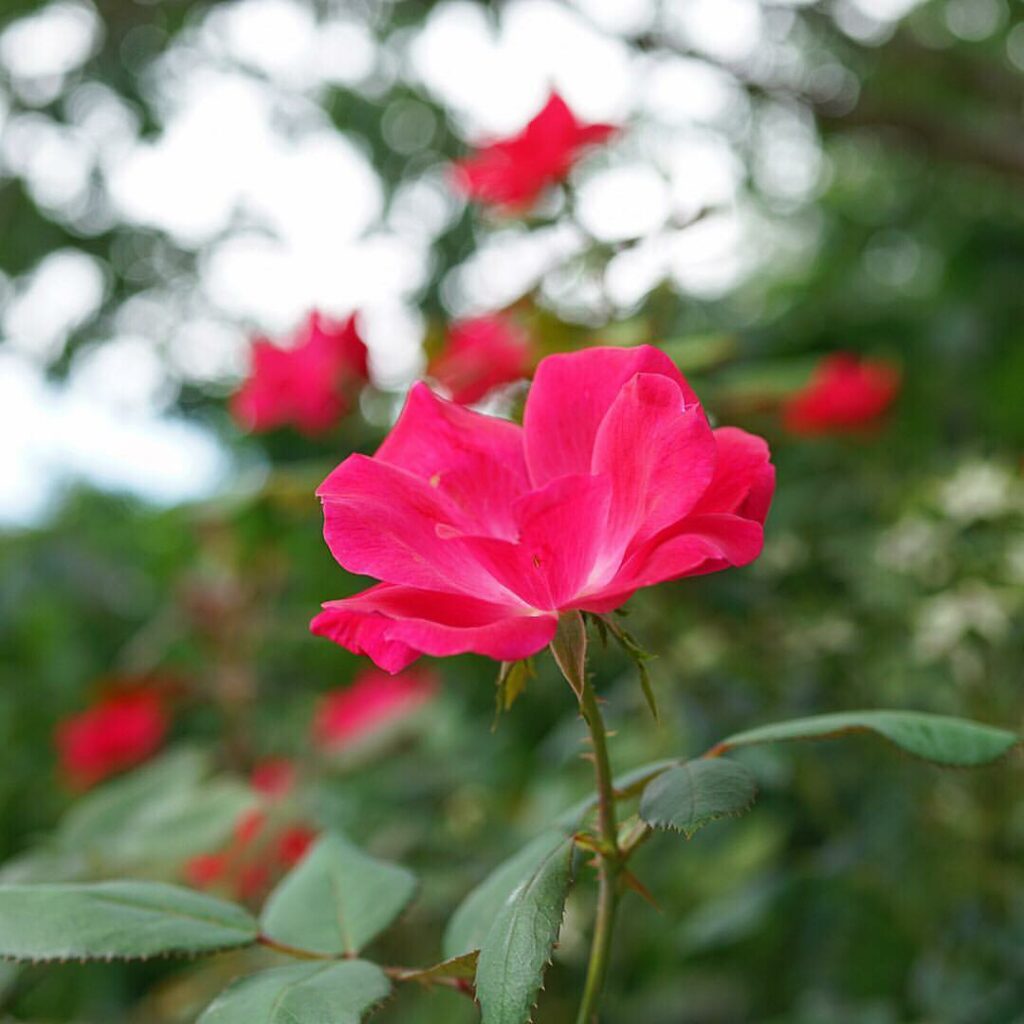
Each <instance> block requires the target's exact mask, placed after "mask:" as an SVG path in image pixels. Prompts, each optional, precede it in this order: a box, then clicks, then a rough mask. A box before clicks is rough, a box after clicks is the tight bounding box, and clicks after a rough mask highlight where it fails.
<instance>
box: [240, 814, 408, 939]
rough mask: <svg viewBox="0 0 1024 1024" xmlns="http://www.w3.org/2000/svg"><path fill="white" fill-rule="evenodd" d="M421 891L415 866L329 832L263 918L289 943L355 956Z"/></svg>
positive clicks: (283, 885) (287, 879)
mask: <svg viewBox="0 0 1024 1024" xmlns="http://www.w3.org/2000/svg"><path fill="white" fill-rule="evenodd" d="M415 891H416V878H415V876H414V875H413V874H412V873H411V872H409V871H407V870H406V869H405V868H403V867H399V866H398V865H397V864H389V863H387V862H385V861H381V860H377V859H376V858H375V857H371V856H370V855H369V854H366V853H364V852H363V851H362V850H360V849H358V848H357V847H355V846H353V845H352V844H351V843H350V842H349V841H348V840H347V839H345V838H344V836H341V835H339V834H338V833H328V834H326V835H323V836H321V837H320V839H318V840H317V842H316V843H315V844H314V846H313V847H312V849H311V850H310V851H309V853H307V854H306V856H305V857H303V859H302V861H301V862H300V863H299V865H298V867H296V868H295V869H294V870H292V871H291V872H290V873H289V874H288V875H287V876H286V877H285V878H284V879H283V880H282V881H281V883H280V884H279V885H278V887H277V888H276V889H275V890H274V891H273V892H272V893H271V894H270V898H269V899H268V900H267V903H266V906H265V907H264V908H263V914H262V917H261V919H260V923H261V925H262V927H263V931H264V932H265V933H266V934H267V935H268V936H270V938H272V939H275V940H276V941H278V942H282V943H284V944H285V945H290V946H298V947H300V948H302V949H308V950H311V951H312V952H315V953H322V954H325V955H328V956H332V955H342V954H344V955H346V956H352V955H354V954H356V953H358V952H359V950H361V949H362V948H363V947H364V946H365V945H366V944H367V943H368V942H370V941H371V940H372V939H373V938H375V937H376V936H377V935H379V934H380V933H381V932H382V931H383V930H384V929H385V928H387V926H388V925H389V924H391V922H392V921H394V920H395V918H396V917H397V916H398V915H399V914H400V913H401V912H402V910H403V909H404V908H405V906H406V904H407V903H408V902H409V900H411V899H412V896H413V893H414V892H415Z"/></svg>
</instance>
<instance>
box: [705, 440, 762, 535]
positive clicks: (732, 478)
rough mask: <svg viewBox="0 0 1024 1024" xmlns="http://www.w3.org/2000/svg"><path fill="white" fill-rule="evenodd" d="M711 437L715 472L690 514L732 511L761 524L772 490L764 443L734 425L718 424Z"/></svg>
mask: <svg viewBox="0 0 1024 1024" xmlns="http://www.w3.org/2000/svg"><path fill="white" fill-rule="evenodd" d="M714 436H715V446H716V449H717V453H718V456H717V461H716V463H715V475H714V477H713V478H712V480H711V484H710V485H709V486H708V488H707V490H706V491H705V492H704V494H703V495H702V496H701V499H700V501H698V502H697V504H696V506H695V507H694V509H693V512H694V514H695V515H696V514H701V513H706V512H734V513H736V514H737V515H742V516H743V517H744V518H747V519H753V520H756V521H757V522H760V523H763V522H764V520H765V516H767V515H768V506H769V505H771V501H772V494H773V493H774V491H775V467H774V466H773V465H772V464H771V462H769V459H770V458H771V453H770V452H769V450H768V443H767V442H766V441H765V440H764V438H761V437H757V436H755V435H754V434H748V433H747V432H746V431H745V430H740V429H739V428H738V427H719V428H718V429H717V430H716V431H715V432H714Z"/></svg>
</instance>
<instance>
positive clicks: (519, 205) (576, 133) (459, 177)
mask: <svg viewBox="0 0 1024 1024" xmlns="http://www.w3.org/2000/svg"><path fill="white" fill-rule="evenodd" d="M614 131H615V128H614V127H613V126H612V125H608V124H583V123H582V122H580V121H577V120H576V118H575V117H574V116H573V112H572V111H571V110H570V109H569V107H568V106H567V105H566V103H565V100H563V99H562V97H561V96H559V95H558V94H557V93H552V94H551V98H550V99H549V100H548V102H547V104H546V105H545V107H544V109H543V110H542V111H541V112H540V113H539V114H538V115H537V116H536V117H535V118H534V119H533V120H532V121H531V122H530V123H529V124H528V125H527V126H526V127H525V128H524V129H523V130H522V131H521V132H520V133H519V134H518V135H515V136H513V137H512V138H510V139H503V140H501V141H498V142H493V143H491V144H490V145H489V146H484V147H483V148H481V149H479V150H477V152H476V153H474V154H473V155H472V156H468V157H466V158H465V159H464V160H460V161H459V162H458V163H456V164H455V168H454V172H455V173H454V180H455V185H456V187H457V188H458V189H459V191H461V192H462V193H464V194H465V195H466V196H467V197H468V198H469V199H472V200H474V201H476V202H478V203H487V204H493V205H496V206H501V207H504V208H505V209H506V210H508V211H510V212H511V211H516V210H522V209H524V208H526V207H528V206H530V205H531V204H532V203H533V201H534V200H535V199H536V198H537V196H538V195H539V194H540V193H541V192H542V191H543V190H544V189H545V188H547V186H548V185H553V184H555V183H556V182H559V181H561V180H562V179H563V178H565V176H566V175H567V174H568V173H569V171H570V170H571V168H572V165H573V164H574V163H575V162H576V161H577V159H579V156H580V154H581V153H582V152H583V150H584V149H586V148H587V147H588V146H591V145H594V144H596V143H599V142H604V141H605V139H607V138H608V136H609V135H611V134H612V133H613V132H614Z"/></svg>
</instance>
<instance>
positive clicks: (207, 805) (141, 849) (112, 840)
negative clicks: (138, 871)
mask: <svg viewBox="0 0 1024 1024" xmlns="http://www.w3.org/2000/svg"><path fill="white" fill-rule="evenodd" d="M255 803H256V800H255V797H254V794H253V791H252V788H251V787H249V786H247V785H246V784H245V783H243V782H241V781H238V780H236V779H214V780H211V781H210V782H208V783H205V784H204V785H202V786H199V787H197V788H194V789H187V790H184V791H180V792H166V793H164V794H163V795H162V796H161V797H159V798H158V799H154V800H153V801H152V802H151V803H149V804H148V805H146V806H144V807H140V808H139V810H138V812H137V813H136V814H135V815H134V816H133V817H132V818H131V820H130V821H129V822H128V823H127V825H126V827H125V828H124V830H123V831H121V832H119V833H116V834H113V835H111V836H110V837H109V842H108V844H107V845H106V846H105V847H104V848H103V849H102V851H101V852H102V854H103V855H104V858H105V860H106V862H107V863H109V864H111V865H113V866H115V867H117V866H129V865H132V864H146V865H153V864H159V863H168V862H170V863H177V862H179V861H183V860H186V859H187V858H189V857H192V856H195V855H196V854H198V853H203V852H205V851H207V850H215V849H217V848H218V847H219V846H221V845H222V844H223V843H224V842H225V841H226V840H227V839H228V838H229V837H230V835H231V833H232V830H233V829H234V827H235V823H236V822H237V821H238V819H239V817H240V816H241V815H242V814H244V813H245V812H246V811H247V810H249V809H250V808H252V807H254V806H255Z"/></svg>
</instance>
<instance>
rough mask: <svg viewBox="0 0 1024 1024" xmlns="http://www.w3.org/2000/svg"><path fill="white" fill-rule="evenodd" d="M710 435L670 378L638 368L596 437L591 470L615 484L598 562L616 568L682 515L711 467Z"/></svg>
mask: <svg viewBox="0 0 1024 1024" xmlns="http://www.w3.org/2000/svg"><path fill="white" fill-rule="evenodd" d="M715 458H716V451H715V443H714V440H713V438H712V434H711V428H710V427H709V426H708V423H707V420H706V419H705V417H704V412H703V410H702V409H701V407H700V406H699V405H691V406H689V407H688V408H685V409H684V407H683V395H682V392H680V390H679V388H678V386H677V385H676V384H675V382H674V381H672V380H671V379H670V378H668V377H666V376H663V375H662V374H656V373H638V374H637V375H636V376H635V377H633V378H632V380H630V381H629V382H628V383H627V384H626V386H625V387H624V388H623V389H622V390H621V391H620V392H619V394H618V396H617V397H616V399H615V401H614V402H613V403H612V406H611V408H610V409H609V410H608V413H607V415H606V416H605V417H604V419H603V420H602V421H601V426H600V427H599V428H598V431H597V437H596V438H595V441H594V457H593V472H594V473H596V474H597V473H603V474H607V476H608V478H609V479H610V480H611V484H612V501H611V509H610V511H609V515H608V522H607V524H606V526H605V528H604V537H603V541H602V552H603V557H604V566H603V570H604V571H606V572H607V573H608V574H609V575H610V574H612V573H614V572H615V570H616V569H617V568H618V567H619V564H620V563H621V561H622V556H623V554H624V553H625V551H626V549H627V547H628V546H629V545H630V544H631V542H632V543H633V544H634V545H636V544H639V543H642V542H643V541H645V540H647V539H648V538H649V537H652V536H654V534H656V533H658V532H660V531H661V530H663V529H665V528H666V527H668V526H671V525H672V524H673V523H675V522H678V521H679V520H680V519H682V518H683V517H684V516H685V515H686V514H687V513H688V512H689V511H690V509H692V508H693V506H694V504H695V503H696V502H697V500H698V499H699V498H700V496H701V495H702V493H703V492H704V491H705V490H706V488H707V486H708V484H709V482H710V481H711V479H712V475H713V473H714V470H715Z"/></svg>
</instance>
